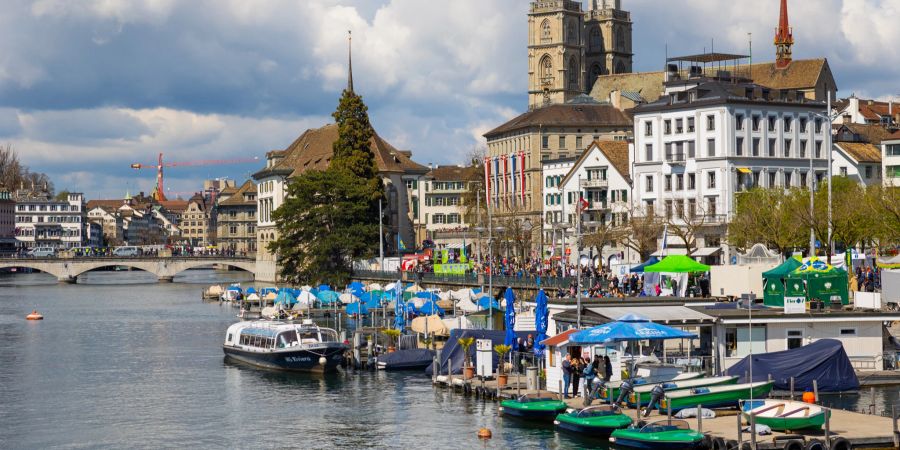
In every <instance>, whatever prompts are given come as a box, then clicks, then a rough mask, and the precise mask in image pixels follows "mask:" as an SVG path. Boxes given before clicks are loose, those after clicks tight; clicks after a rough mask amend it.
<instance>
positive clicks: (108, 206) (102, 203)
mask: <svg viewBox="0 0 900 450" xmlns="http://www.w3.org/2000/svg"><path fill="white" fill-rule="evenodd" d="M124 203H125V200H122V199H109V200H88V202H87V205H86V206H85V208H86V209H87V210H88V211H90V210H92V209H94V208H97V207H100V208H103V209H104V210H107V211H110V210H116V209H119V207H120V206H122V205H123V204H124Z"/></svg>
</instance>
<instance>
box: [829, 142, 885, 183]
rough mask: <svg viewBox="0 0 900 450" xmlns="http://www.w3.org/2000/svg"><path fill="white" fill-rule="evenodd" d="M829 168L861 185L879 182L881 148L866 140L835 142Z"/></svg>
mask: <svg viewBox="0 0 900 450" xmlns="http://www.w3.org/2000/svg"><path fill="white" fill-rule="evenodd" d="M832 149H833V152H832V157H831V170H832V174H834V175H835V176H844V177H848V178H850V179H852V180H854V181H856V182H858V183H859V184H861V185H863V186H869V185H871V184H881V148H880V147H878V146H877V145H874V144H870V143H868V142H835V143H834V146H833V147H832Z"/></svg>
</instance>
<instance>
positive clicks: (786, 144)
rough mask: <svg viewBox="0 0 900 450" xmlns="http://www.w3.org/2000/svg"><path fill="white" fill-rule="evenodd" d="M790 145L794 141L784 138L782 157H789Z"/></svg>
mask: <svg viewBox="0 0 900 450" xmlns="http://www.w3.org/2000/svg"><path fill="white" fill-rule="evenodd" d="M792 145H794V141H792V140H790V139H785V140H784V157H785V158H790V157H791V146H792Z"/></svg>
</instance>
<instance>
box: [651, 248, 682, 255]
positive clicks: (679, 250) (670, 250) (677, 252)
mask: <svg viewBox="0 0 900 450" xmlns="http://www.w3.org/2000/svg"><path fill="white" fill-rule="evenodd" d="M663 254H666V255H682V256H683V255H687V249H686V248H667V249H665V250H657V251H656V252H654V253H653V254H652V255H650V256H657V257H660V256H663Z"/></svg>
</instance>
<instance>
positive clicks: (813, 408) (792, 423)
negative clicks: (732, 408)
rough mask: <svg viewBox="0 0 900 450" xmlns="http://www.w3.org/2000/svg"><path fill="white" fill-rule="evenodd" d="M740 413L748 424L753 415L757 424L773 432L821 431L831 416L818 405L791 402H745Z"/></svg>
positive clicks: (829, 412)
mask: <svg viewBox="0 0 900 450" xmlns="http://www.w3.org/2000/svg"><path fill="white" fill-rule="evenodd" d="M741 411H742V414H743V415H744V417H745V418H747V421H748V422H749V421H750V415H753V416H754V420H755V421H756V423H757V424H760V425H766V426H768V427H769V428H771V429H773V430H775V431H797V430H810V429H821V428H822V425H825V419H826V415H830V414H831V411H829V410H828V409H826V408H823V407H821V406H819V405H815V404H811V403H803V402H796V401H792V400H745V401H743V402H742V404H741Z"/></svg>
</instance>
